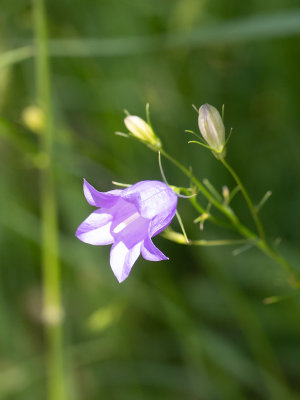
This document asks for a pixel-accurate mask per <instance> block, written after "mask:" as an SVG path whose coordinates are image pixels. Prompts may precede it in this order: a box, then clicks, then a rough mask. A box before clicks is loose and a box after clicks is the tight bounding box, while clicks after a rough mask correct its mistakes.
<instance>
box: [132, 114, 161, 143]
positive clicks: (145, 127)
mask: <svg viewBox="0 0 300 400" xmlns="http://www.w3.org/2000/svg"><path fill="white" fill-rule="evenodd" d="M124 123H125V125H126V128H127V129H128V131H129V132H130V133H131V135H133V136H135V137H136V138H137V139H139V140H141V141H142V142H145V143H147V144H149V145H151V146H152V147H154V148H156V149H160V148H161V142H160V140H159V138H158V137H157V136H156V135H155V133H154V132H153V129H152V128H151V126H150V125H149V124H147V122H145V121H144V120H143V119H142V118H140V117H137V116H136V115H129V116H128V117H126V118H125V119H124Z"/></svg>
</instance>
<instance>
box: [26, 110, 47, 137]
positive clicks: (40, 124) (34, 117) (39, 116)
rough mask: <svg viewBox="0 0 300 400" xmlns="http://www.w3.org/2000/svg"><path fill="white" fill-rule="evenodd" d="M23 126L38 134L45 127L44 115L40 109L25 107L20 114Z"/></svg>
mask: <svg viewBox="0 0 300 400" xmlns="http://www.w3.org/2000/svg"><path fill="white" fill-rule="evenodd" d="M22 120H23V123H24V125H25V126H26V127H27V128H29V129H31V130H32V131H33V132H35V133H38V134H40V133H41V132H42V131H43V129H44V127H45V115H44V113H43V111H42V109H41V108H40V107H37V106H29V107H26V108H25V109H24V111H23V113H22Z"/></svg>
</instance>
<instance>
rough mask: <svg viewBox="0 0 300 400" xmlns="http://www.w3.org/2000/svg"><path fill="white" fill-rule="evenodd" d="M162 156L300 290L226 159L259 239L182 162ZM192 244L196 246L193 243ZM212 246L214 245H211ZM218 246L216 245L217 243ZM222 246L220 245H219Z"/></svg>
mask: <svg viewBox="0 0 300 400" xmlns="http://www.w3.org/2000/svg"><path fill="white" fill-rule="evenodd" d="M160 152H161V154H162V155H163V156H164V157H165V158H167V159H168V160H169V161H171V162H172V164H174V165H175V166H176V167H177V168H178V169H180V170H181V171H182V172H183V173H184V174H185V175H186V176H187V177H188V178H189V179H191V181H192V182H193V183H194V184H195V185H196V187H197V188H198V190H199V191H200V192H201V193H202V194H203V195H204V196H205V197H206V198H207V199H208V200H209V201H210V202H211V203H212V204H213V205H214V206H215V207H216V208H217V209H219V210H220V211H221V212H222V213H223V214H225V215H226V216H227V217H228V219H229V220H230V222H231V223H232V226H233V227H234V228H235V229H236V231H237V232H239V233H240V234H241V235H242V236H243V237H244V238H246V239H247V240H248V241H251V242H253V243H254V245H255V246H256V247H257V248H258V249H260V250H261V251H262V252H263V253H264V254H265V255H266V256H268V257H269V258H271V259H272V260H274V261H275V262H276V263H277V264H279V265H280V266H281V267H283V269H285V271H287V272H288V274H289V279H288V281H289V284H290V285H291V286H292V287H293V288H299V287H300V276H299V274H298V273H297V272H296V271H295V270H294V269H293V267H292V266H291V265H290V264H289V263H288V262H287V261H286V260H285V259H284V258H283V257H282V256H281V255H280V254H278V253H277V251H276V250H274V249H272V248H271V247H270V245H269V244H268V243H267V241H266V238H265V233H264V229H263V226H262V223H261V221H260V219H259V217H258V215H257V212H256V210H255V207H254V205H253V203H252V201H251V199H250V197H249V195H248V193H247V191H246V189H245V187H244V185H243V184H242V182H241V180H240V179H239V177H238V175H237V174H236V173H235V171H234V170H233V169H232V168H231V167H230V166H229V165H228V164H227V162H226V161H225V160H224V159H221V161H222V163H223V165H224V166H225V167H226V169H227V170H228V171H229V172H230V174H231V175H232V176H233V178H234V180H235V181H236V183H237V185H238V186H239V187H240V190H241V192H242V194H243V196H244V198H245V200H246V202H247V204H248V207H249V209H250V212H251V214H252V217H253V220H254V222H255V224H256V227H257V230H258V234H259V237H258V236H257V235H256V234H255V233H254V232H252V231H251V230H250V229H248V228H247V227H246V226H244V225H243V224H242V223H241V222H240V221H239V219H238V218H237V216H236V215H235V214H234V212H233V211H232V210H231V208H229V207H227V206H225V205H223V204H222V203H219V202H218V201H217V200H216V199H215V198H214V197H213V196H212V194H211V193H210V192H209V191H207V190H206V188H205V187H204V186H203V185H202V184H201V182H200V181H199V180H198V179H197V178H195V177H194V176H193V175H192V173H191V172H190V171H189V170H188V169H187V168H186V167H184V166H183V165H182V164H181V163H180V162H178V161H177V160H176V159H174V158H173V157H172V156H170V155H169V154H168V153H167V152H165V151H164V150H162V149H161V150H160ZM190 201H191V202H192V204H193V206H194V208H195V209H196V210H197V211H199V212H202V213H203V212H205V210H204V209H203V208H202V207H201V206H200V205H199V204H198V202H197V201H196V200H195V198H194V197H192V198H191V199H190ZM209 219H210V220H211V221H213V222H215V223H216V224H218V225H224V223H223V222H222V221H219V220H218V219H216V218H214V217H213V216H210V217H209ZM200 243H201V245H208V244H207V243H206V244H205V243H204V241H199V244H198V245H200ZM190 244H195V243H191V242H190ZM210 245H212V244H210ZM215 245H216V243H215ZM219 245H220V243H219Z"/></svg>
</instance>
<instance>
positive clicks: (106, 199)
mask: <svg viewBox="0 0 300 400" xmlns="http://www.w3.org/2000/svg"><path fill="white" fill-rule="evenodd" d="M122 191H123V190H119V189H117V190H111V191H110V192H105V193H102V192H98V190H96V189H95V188H94V187H93V186H92V185H90V184H89V183H88V182H87V181H86V180H85V179H84V180H83V192H84V195H85V198H86V200H87V202H88V203H89V204H90V205H91V206H94V207H105V208H111V207H112V206H114V205H115V204H116V202H117V201H118V200H119V197H120V195H121V193H122Z"/></svg>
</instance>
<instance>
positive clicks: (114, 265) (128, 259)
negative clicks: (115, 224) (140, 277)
mask: <svg viewBox="0 0 300 400" xmlns="http://www.w3.org/2000/svg"><path fill="white" fill-rule="evenodd" d="M141 244H142V243H141V242H139V243H137V244H136V245H135V246H133V247H132V248H131V249H129V248H128V247H126V245H125V244H124V242H117V243H115V244H114V245H113V246H112V248H111V251H110V266H111V269H112V270H113V273H114V274H115V276H116V278H117V279H118V281H119V282H120V283H121V282H123V281H124V280H125V279H126V278H127V277H128V275H129V273H130V271H131V268H132V266H133V264H134V263H135V262H136V260H137V258H138V257H139V255H140V252H141Z"/></svg>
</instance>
